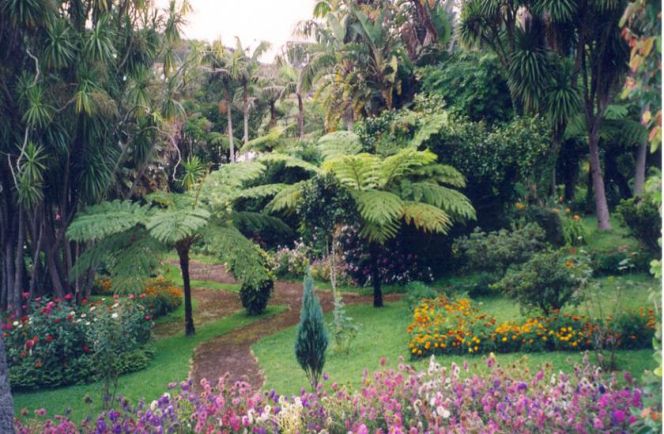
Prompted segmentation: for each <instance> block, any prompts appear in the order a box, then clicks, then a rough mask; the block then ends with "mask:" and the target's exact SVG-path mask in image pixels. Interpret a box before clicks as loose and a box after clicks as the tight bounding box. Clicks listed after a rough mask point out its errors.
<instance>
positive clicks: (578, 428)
mask: <svg viewBox="0 0 664 434" xmlns="http://www.w3.org/2000/svg"><path fill="white" fill-rule="evenodd" d="M382 363H383V362H382ZM191 386H192V385H191V383H190V382H184V383H182V384H181V385H180V386H179V390H177V391H176V390H172V391H171V393H169V394H164V395H163V396H162V397H161V398H159V399H158V400H156V401H154V402H152V403H151V404H150V405H147V406H146V405H145V404H144V403H142V402H139V403H138V404H137V405H136V406H132V405H131V404H130V403H129V402H128V401H126V400H125V399H123V398H120V399H119V404H118V405H117V409H114V410H111V411H107V412H103V413H101V414H99V415H98V416H97V417H96V418H92V419H89V418H88V419H85V420H84V421H83V422H82V423H81V424H75V423H73V422H72V421H70V420H68V419H67V418H63V417H56V418H55V419H53V420H44V419H43V418H42V419H41V421H42V423H43V428H42V431H41V432H44V433H47V434H56V433H69V432H80V433H97V434H105V433H115V432H123V433H124V432H131V433H168V432H177V433H180V432H182V433H184V432H186V433H189V432H193V433H211V432H215V433H216V432H223V433H255V434H267V433H276V432H281V433H302V434H303V433H320V432H325V433H329V434H333V433H344V434H345V433H354V434H368V433H384V434H386V433H395V434H396V433H412V434H417V433H447V432H458V433H462V432H469V433H470V432H474V433H533V432H575V433H591V432H592V433H595V432H615V433H620V432H628V431H633V430H635V429H637V428H638V427H639V423H640V420H639V417H638V415H639V414H641V413H642V412H643V411H644V410H647V409H644V404H643V398H646V396H645V394H644V392H643V391H642V389H640V388H639V387H638V386H637V384H636V383H635V382H634V381H633V379H632V378H631V377H630V376H629V375H627V374H626V375H625V376H624V378H623V379H620V381H618V378H616V376H615V375H606V374H604V373H602V372H601V370H600V369H598V368H597V367H595V366H593V365H591V364H589V363H588V360H587V359H586V360H584V362H583V364H581V365H579V366H577V367H576V368H575V369H574V372H573V373H571V374H565V373H562V372H556V371H553V370H552V369H551V367H547V366H545V367H542V368H541V369H540V370H537V371H535V372H532V373H531V372H530V371H529V370H528V368H527V367H526V365H525V363H519V364H516V365H515V366H511V367H509V368H505V367H501V366H499V365H498V364H497V363H496V361H495V358H494V357H493V356H490V357H488V358H487V359H485V366H481V367H479V366H475V367H473V368H472V369H471V368H470V367H469V366H467V365H465V366H463V367H461V366H457V365H455V364H452V365H451V366H448V367H444V366H441V365H439V364H438V363H436V362H435V361H434V360H433V358H432V360H431V363H430V366H429V369H428V370H425V371H423V372H418V371H416V370H414V369H413V368H412V367H410V366H407V365H404V364H400V365H399V367H398V369H396V370H394V369H384V370H380V371H377V372H375V373H374V374H373V375H369V374H366V373H365V376H364V378H363V381H362V386H361V387H360V388H359V390H357V391H353V392H351V391H349V390H348V389H346V388H345V387H341V386H339V385H337V384H336V383H331V384H330V383H329V381H328V383H327V384H324V385H320V386H319V388H318V389H317V390H316V391H315V392H311V393H310V392H306V391H304V389H303V390H302V393H301V394H300V395H298V396H294V397H284V396H280V395H279V394H277V393H276V392H274V391H271V392H267V393H266V392H261V391H259V390H255V389H253V388H252V387H251V386H250V385H249V384H247V383H243V382H235V383H230V384H229V383H228V381H227V378H225V377H222V378H220V379H219V381H218V383H216V384H214V385H213V384H210V383H209V382H208V381H206V380H203V381H202V382H201V388H202V392H200V393H196V392H194V391H193V390H192V387H191ZM172 387H173V389H176V385H174V384H173V385H172ZM653 411H655V412H661V409H654V410H653ZM658 414H659V413H658ZM17 432H18V433H20V434H27V433H29V432H30V430H29V429H28V428H25V427H23V426H22V425H21V424H20V423H18V424H17Z"/></svg>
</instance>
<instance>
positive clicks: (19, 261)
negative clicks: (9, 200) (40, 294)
mask: <svg viewBox="0 0 664 434" xmlns="http://www.w3.org/2000/svg"><path fill="white" fill-rule="evenodd" d="M24 244H25V212H24V211H23V210H22V209H20V210H19V212H18V236H17V240H16V250H15V251H14V254H15V257H14V261H15V262H14V288H12V294H11V296H10V300H11V304H12V305H13V307H14V312H16V313H17V314H18V315H20V314H21V292H22V290H23V289H24V288H21V286H22V285H23V282H24V280H25V279H24V277H25V276H24V274H23V272H24V271H25V260H24V259H23V245H24Z"/></svg>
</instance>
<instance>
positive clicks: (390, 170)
mask: <svg viewBox="0 0 664 434" xmlns="http://www.w3.org/2000/svg"><path fill="white" fill-rule="evenodd" d="M436 158H437V156H436V154H434V153H433V152H431V151H429V150H426V151H416V150H414V149H408V148H406V149H402V150H400V151H399V152H397V153H396V154H394V155H391V156H389V157H387V158H385V159H384V160H383V161H382V162H381V163H380V180H379V183H380V185H381V186H382V187H385V186H387V185H389V184H390V183H391V182H393V181H395V180H398V179H399V178H401V177H403V176H404V175H407V174H409V173H410V172H411V171H412V170H413V169H414V168H416V167H421V166H424V165H427V164H429V163H433V162H434V161H436Z"/></svg>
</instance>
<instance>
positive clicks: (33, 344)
mask: <svg viewBox="0 0 664 434" xmlns="http://www.w3.org/2000/svg"><path fill="white" fill-rule="evenodd" d="M111 300H112V301H113V302H112V303H106V302H104V301H102V302H99V303H93V304H88V303H86V304H84V305H82V306H79V307H77V306H75V305H74V304H73V303H71V302H69V301H68V300H58V299H54V300H48V299H41V298H38V299H36V300H35V301H34V302H33V303H31V304H30V312H31V313H30V314H28V315H26V316H23V317H21V318H15V317H13V316H10V317H8V318H6V319H5V321H4V322H3V324H2V333H3V339H4V342H5V346H6V351H7V363H8V364H9V376H10V383H11V386H12V389H13V390H15V391H16V390H31V389H38V388H44V387H57V386H64V385H69V384H80V383H86V382H90V381H93V380H94V379H95V378H96V376H97V374H98V371H99V368H98V364H97V363H96V359H95V355H96V353H97V352H96V348H97V347H99V346H100V344H103V343H101V342H100V336H109V333H108V331H109V330H110V329H116V333H115V334H116V335H118V336H120V337H121V339H117V343H116V344H114V347H113V348H114V354H115V358H114V363H116V366H115V367H116V368H117V370H118V371H119V372H120V373H126V372H132V371H136V370H139V369H143V368H145V367H146V366H147V365H148V363H149V361H150V358H151V352H150V350H149V348H147V347H146V344H147V343H148V341H149V340H150V334H151V332H150V329H151V327H152V321H151V318H150V316H149V315H147V314H146V313H145V310H144V309H143V307H142V306H141V305H140V304H138V303H136V302H135V301H134V300H130V299H111ZM111 300H109V301H111Z"/></svg>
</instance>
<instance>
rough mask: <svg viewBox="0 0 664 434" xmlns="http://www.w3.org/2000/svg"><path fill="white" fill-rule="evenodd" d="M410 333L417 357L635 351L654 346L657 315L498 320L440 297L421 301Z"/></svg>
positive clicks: (464, 302)
mask: <svg viewBox="0 0 664 434" xmlns="http://www.w3.org/2000/svg"><path fill="white" fill-rule="evenodd" d="M408 333H409V334H410V336H411V337H410V342H409V345H408V346H409V351H410V353H411V355H412V356H413V357H425V356H428V355H431V354H467V353H485V354H486V353H489V352H492V351H495V352H500V353H510V352H518V351H522V352H538V351H579V350H587V349H591V348H593V347H594V346H595V345H598V344H603V345H604V346H609V345H615V346H616V347H619V348H625V349H636V348H648V347H649V346H650V344H651V342H652V338H653V335H654V333H655V314H654V311H653V310H652V309H648V310H646V309H641V310H639V311H637V312H629V313H624V314H622V315H621V316H620V317H619V318H608V320H607V321H606V322H605V323H602V322H599V321H594V320H590V319H589V318H588V317H585V316H583V315H568V314H562V313H555V314H553V315H550V316H548V317H533V318H528V319H526V320H524V321H520V322H515V321H508V322H503V323H499V324H497V323H496V320H495V318H493V317H492V316H490V315H488V314H485V313H482V312H481V311H480V310H479V309H478V308H477V306H476V305H475V304H473V302H472V301H471V300H469V299H465V298H462V299H459V300H452V299H449V298H447V297H446V296H444V295H441V296H439V297H438V298H435V299H425V300H422V301H421V302H420V304H419V305H418V306H417V307H416V308H415V310H414V312H413V321H412V323H411V324H410V325H409V326H408Z"/></svg>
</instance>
